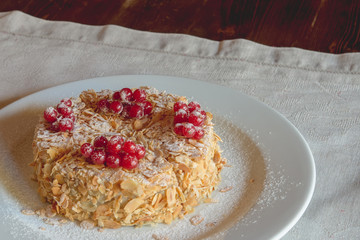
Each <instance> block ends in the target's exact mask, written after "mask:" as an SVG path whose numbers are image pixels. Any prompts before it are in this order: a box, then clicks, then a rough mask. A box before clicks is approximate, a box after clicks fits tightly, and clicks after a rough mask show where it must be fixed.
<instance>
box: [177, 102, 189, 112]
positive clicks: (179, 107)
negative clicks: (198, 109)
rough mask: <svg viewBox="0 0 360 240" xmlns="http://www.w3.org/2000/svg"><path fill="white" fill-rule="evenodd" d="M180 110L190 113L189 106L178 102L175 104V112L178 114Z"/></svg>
mask: <svg viewBox="0 0 360 240" xmlns="http://www.w3.org/2000/svg"><path fill="white" fill-rule="evenodd" d="M179 109H184V110H185V111H188V106H187V104H186V103H185V102H182V101H178V102H176V103H175V104H174V112H177V111H178V110H179Z"/></svg>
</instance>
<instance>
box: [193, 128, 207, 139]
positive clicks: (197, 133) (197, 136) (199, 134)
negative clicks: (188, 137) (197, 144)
mask: <svg viewBox="0 0 360 240" xmlns="http://www.w3.org/2000/svg"><path fill="white" fill-rule="evenodd" d="M204 134H205V131H204V129H203V128H202V127H195V134H194V136H193V137H192V138H193V139H196V140H199V139H201V138H202V137H203V136H204Z"/></svg>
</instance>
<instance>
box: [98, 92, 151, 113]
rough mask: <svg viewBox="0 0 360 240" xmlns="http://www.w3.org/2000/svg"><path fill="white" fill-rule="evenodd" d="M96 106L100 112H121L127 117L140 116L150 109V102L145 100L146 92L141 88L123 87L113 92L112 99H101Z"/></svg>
mask: <svg viewBox="0 0 360 240" xmlns="http://www.w3.org/2000/svg"><path fill="white" fill-rule="evenodd" d="M97 105H98V108H99V109H100V111H102V112H112V113H117V114H122V115H123V116H124V117H129V118H142V117H144V116H145V115H149V114H150V113H151V111H152V108H153V107H152V104H151V103H150V102H149V101H147V100H146V92H145V90H143V89H136V90H135V91H134V92H132V91H131V89H130V88H123V89H121V90H120V91H117V92H115V93H114V94H113V96H112V100H111V101H109V100H108V99H101V100H100V101H99V102H98V104H97Z"/></svg>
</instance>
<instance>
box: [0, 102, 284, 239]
mask: <svg viewBox="0 0 360 240" xmlns="http://www.w3.org/2000/svg"><path fill="white" fill-rule="evenodd" d="M40 111H41V109H37V110H35V111H34V109H31V110H29V111H25V112H23V113H21V115H22V118H20V119H24V120H22V122H21V123H20V124H22V126H24V128H23V129H22V130H21V131H18V132H17V133H18V135H17V136H16V137H13V136H14V132H13V131H10V130H6V129H5V130H4V135H3V137H4V139H6V137H8V138H10V136H11V139H12V140H11V141H7V142H6V143H5V141H4V139H0V143H1V144H0V147H1V148H0V150H1V154H2V155H3V158H1V161H0V169H2V170H0V176H1V182H2V185H1V186H0V196H1V198H0V203H1V205H2V206H5V207H3V208H1V209H0V216H1V219H2V221H4V220H6V221H7V226H9V229H8V231H9V233H10V234H11V236H12V237H13V238H14V239H24V238H26V239H50V238H51V239H70V238H76V239H79V240H80V239H97V238H99V239H100V238H101V239H119V238H122V239H153V236H158V237H162V238H164V239H166V238H168V239H201V238H204V237H209V236H212V237H213V238H221V237H222V236H224V234H225V232H226V230H227V229H228V228H229V227H231V226H233V225H234V224H236V222H237V221H238V219H240V218H241V217H242V216H244V215H245V214H246V213H249V214H250V215H251V214H252V215H257V214H258V212H254V211H253V210H250V209H251V207H252V206H253V205H254V204H255V203H257V204H260V205H261V206H263V207H266V206H269V205H271V203H272V201H274V200H275V199H277V198H281V197H284V196H285V194H282V193H280V192H277V191H279V190H280V191H281V187H280V186H281V185H282V182H284V181H286V178H285V177H282V176H281V175H282V173H281V172H272V171H271V170H269V169H268V162H269V161H271V160H270V159H269V158H267V157H266V155H264V154H263V153H262V152H261V151H260V147H261V146H260V147H259V144H258V143H256V142H254V141H253V139H257V138H256V136H254V134H253V133H250V134H249V133H248V132H247V131H246V130H245V132H246V133H245V132H244V131H242V130H241V129H240V128H238V127H236V126H234V125H233V124H232V123H231V122H230V121H228V120H226V119H225V118H221V117H218V116H216V115H215V116H214V122H215V131H216V132H217V133H218V135H219V136H220V137H221V138H222V139H223V143H222V144H221V148H222V150H223V156H224V157H225V158H227V159H228V165H231V167H227V168H225V169H224V170H223V172H222V182H221V185H220V186H219V187H218V190H215V191H214V192H213V194H212V198H213V199H214V200H215V201H214V202H215V203H204V204H202V205H200V206H199V207H197V209H196V211H195V212H194V213H193V214H190V215H187V216H185V218H184V219H183V220H177V221H175V222H173V223H172V224H171V225H164V224H158V225H157V226H153V227H150V226H145V227H142V228H133V227H123V228H120V229H117V230H110V229H106V230H104V231H102V232H99V231H97V230H96V228H95V229H92V230H84V229H83V228H81V227H80V226H79V224H78V223H73V222H70V223H69V224H65V225H61V226H59V225H57V224H47V223H46V222H48V221H50V220H45V222H44V220H43V219H41V218H39V217H38V216H36V215H24V214H23V213H21V211H22V210H24V209H39V208H41V207H43V204H42V203H41V201H40V197H38V194H37V192H36V188H37V187H36V183H33V182H32V181H31V180H30V178H31V174H32V169H31V168H30V167H28V166H27V164H28V163H30V162H31V160H32V150H31V142H32V134H33V129H34V126H35V124H36V122H37V120H38V116H37V115H34V112H40ZM17 117H18V116H17ZM2 124H3V126H6V128H7V129H16V125H18V124H19V122H17V123H16V124H15V123H14V121H13V120H11V119H10V120H9V121H7V122H6V123H4V122H3V121H2ZM249 135H250V136H251V137H250V136H249ZM255 135H256V134H255ZM19 146H22V148H17V147H19ZM23 146H26V147H23ZM14 149H19V150H18V151H15V150H14ZM4 169H6V171H5V170H4ZM264 183H265V185H264ZM264 186H265V187H264ZM225 188H228V190H227V191H224V192H220V191H219V190H221V189H225ZM259 196H260V198H259ZM260 209H261V208H260ZM249 210H250V212H249ZM260 215H261V214H259V216H260ZM194 216H201V218H204V220H203V221H201V222H200V223H199V224H198V225H193V224H191V222H190V219H191V218H192V217H194ZM238 224H251V222H250V221H248V220H247V217H245V218H244V219H243V220H242V221H240V222H239V223H238Z"/></svg>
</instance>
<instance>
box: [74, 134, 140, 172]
mask: <svg viewBox="0 0 360 240" xmlns="http://www.w3.org/2000/svg"><path fill="white" fill-rule="evenodd" d="M80 151H81V154H82V155H83V156H84V157H85V158H87V159H88V161H89V162H90V163H92V164H95V165H102V164H105V165H106V166H108V167H111V168H119V167H123V168H125V169H133V168H136V167H137V165H138V163H139V160H140V159H142V158H143V157H144V156H145V153H146V150H145V148H144V146H143V145H140V144H135V143H134V142H132V141H130V140H127V141H125V140H124V138H122V137H120V136H117V135H115V136H112V137H111V138H110V139H109V140H108V139H107V138H106V137H105V136H98V137H96V138H95V139H94V144H91V143H84V144H83V145H81V148H80Z"/></svg>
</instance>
